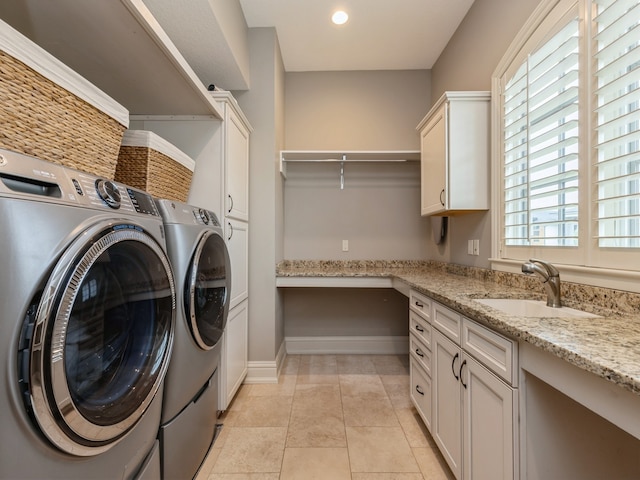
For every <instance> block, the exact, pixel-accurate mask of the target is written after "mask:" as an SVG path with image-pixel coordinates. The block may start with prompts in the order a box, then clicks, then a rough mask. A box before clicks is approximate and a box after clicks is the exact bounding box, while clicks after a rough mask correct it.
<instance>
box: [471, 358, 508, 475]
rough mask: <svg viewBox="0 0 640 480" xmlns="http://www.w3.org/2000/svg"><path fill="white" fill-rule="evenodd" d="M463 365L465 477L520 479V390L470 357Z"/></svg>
mask: <svg viewBox="0 0 640 480" xmlns="http://www.w3.org/2000/svg"><path fill="white" fill-rule="evenodd" d="M465 362H466V363H465ZM462 363H463V364H464V367H463V368H462V378H461V383H464V387H463V390H464V393H463V399H462V411H463V415H462V425H463V433H462V440H463V446H462V450H463V452H464V459H463V465H464V468H463V477H464V478H465V479H471V478H473V479H501V478H502V479H512V478H516V472H515V464H514V459H515V458H516V457H515V452H516V445H517V444H516V435H515V431H516V428H515V426H516V421H514V413H515V410H514V405H517V400H516V398H517V397H516V395H517V390H515V389H513V388H512V387H511V386H509V385H507V384H506V383H505V382H503V381H502V380H500V379H499V378H498V377H496V376H495V375H494V374H493V373H491V372H490V371H489V370H488V369H487V368H485V367H484V366H483V365H481V364H480V363H479V362H477V361H476V360H475V359H474V358H473V357H471V356H470V355H468V354H466V353H463V355H462Z"/></svg>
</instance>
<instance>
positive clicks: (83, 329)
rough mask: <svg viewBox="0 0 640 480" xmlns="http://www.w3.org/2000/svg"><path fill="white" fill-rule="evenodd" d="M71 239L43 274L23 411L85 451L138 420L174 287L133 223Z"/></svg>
mask: <svg viewBox="0 0 640 480" xmlns="http://www.w3.org/2000/svg"><path fill="white" fill-rule="evenodd" d="M94 233H95V235H93V238H92V237H91V236H89V235H87V236H86V237H85V236H81V237H80V238H81V239H82V242H80V241H76V242H75V243H74V244H73V245H72V246H71V248H69V249H68V250H67V251H66V252H65V254H64V255H63V256H62V257H61V259H60V260H59V262H58V266H57V267H56V268H55V269H54V272H53V274H52V275H51V277H50V279H49V283H48V285H47V286H46V287H45V289H44V291H45V292H52V294H51V295H48V294H46V293H45V294H44V295H43V297H42V299H41V301H40V305H39V307H38V313H37V314H36V318H35V326H34V327H33V332H34V333H33V337H32V340H31V345H30V365H29V368H30V375H29V379H30V381H29V384H30V394H31V396H32V398H33V401H32V406H33V412H34V414H35V416H36V418H37V420H38V423H39V424H40V426H41V427H42V429H43V431H44V432H45V434H46V435H47V436H48V437H49V438H50V439H51V440H52V441H53V443H54V444H56V445H57V446H58V447H59V448H61V449H63V450H65V451H68V452H69V453H73V454H76V455H94V454H96V453H100V452H101V451H104V450H105V449H106V448H109V446H110V445H111V444H113V443H114V442H116V441H117V440H118V439H120V438H121V437H123V436H124V435H125V434H126V433H127V432H128V431H129V430H130V429H131V428H132V427H133V426H134V425H135V424H136V422H137V421H138V420H139V419H140V418H141V417H142V415H143V414H144V412H145V410H146V408H147V407H148V406H149V404H150V403H151V401H152V400H153V397H154V396H155V394H156V392H157V390H158V388H159V386H160V385H161V382H162V380H163V379H164V374H165V372H166V369H167V366H168V361H169V354H170V350H171V344H172V340H173V323H174V313H175V289H174V283H173V276H172V273H171V269H170V267H169V262H168V260H167V258H166V256H165V254H164V252H163V250H162V248H161V247H160V246H159V245H158V244H157V243H156V242H155V240H154V239H153V238H152V237H150V236H149V235H148V234H147V233H146V232H144V230H142V229H141V228H140V227H137V226H134V225H116V226H115V227H109V228H107V229H104V226H103V227H102V230H100V231H98V232H94Z"/></svg>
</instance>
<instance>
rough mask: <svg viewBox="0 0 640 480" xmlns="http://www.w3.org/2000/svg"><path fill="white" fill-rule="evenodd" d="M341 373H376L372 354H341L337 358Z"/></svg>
mask: <svg viewBox="0 0 640 480" xmlns="http://www.w3.org/2000/svg"><path fill="white" fill-rule="evenodd" d="M336 361H337V364H338V373H339V374H356V375H376V374H377V371H376V366H375V365H374V363H373V360H372V359H371V356H370V355H339V356H338V357H337V358H336Z"/></svg>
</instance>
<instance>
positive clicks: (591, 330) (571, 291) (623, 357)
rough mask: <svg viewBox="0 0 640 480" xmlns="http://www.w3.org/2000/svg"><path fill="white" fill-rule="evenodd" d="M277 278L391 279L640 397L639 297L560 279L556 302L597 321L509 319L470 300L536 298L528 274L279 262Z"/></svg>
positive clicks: (537, 289) (425, 265) (431, 265)
mask: <svg viewBox="0 0 640 480" xmlns="http://www.w3.org/2000/svg"><path fill="white" fill-rule="evenodd" d="M276 275H277V276H278V277H336V278H337V277H391V278H393V279H397V280H400V281H401V282H403V283H405V284H407V285H408V286H409V287H410V288H413V289H415V290H417V291H419V292H421V293H424V294H426V295H428V296H430V297H431V298H433V299H434V300H436V301H438V302H440V303H442V304H444V305H446V306H448V307H449V308H452V309H454V310H457V311H458V312H460V313H462V314H463V315H466V316H468V317H470V318H473V319H474V320H477V321H478V322H480V323H483V324H485V325H487V326H489V327H491V328H493V329H494V330H496V331H498V332H500V333H502V334H504V335H507V336H509V337H512V338H514V339H516V340H519V341H525V342H528V343H530V344H532V345H535V346H537V347H539V348H541V349H542V350H545V351H547V352H550V353H552V354H554V355H556V356H557V357H559V358H562V359H564V360H566V361H567V362H569V363H571V364H573V365H575V366H577V367H579V368H582V369H584V370H587V371H589V372H591V373H594V374H595V375H597V376H599V377H602V378H605V379H607V380H609V381H611V382H613V383H615V384H617V385H618V386H620V387H622V388H625V389H627V390H629V391H631V392H633V393H635V394H638V395H640V294H635V293H629V292H621V291H618V290H610V289H606V288H600V287H590V286H585V285H578V284H571V283H568V282H564V283H563V284H562V293H563V295H562V296H563V302H564V305H566V306H568V307H572V308H577V309H580V310H584V311H588V312H591V313H595V314H597V315H600V317H599V318H589V319H585V318H527V317H515V316H509V315H505V314H503V313H501V312H500V311H498V310H495V309H492V308H490V307H488V306H485V305H482V304H480V303H478V302H475V301H474V299H477V298H537V299H543V298H545V295H544V288H543V286H542V285H541V284H540V282H539V281H538V280H537V279H535V278H532V277H529V276H525V275H516V274H509V273H503V272H495V271H492V270H486V269H478V268H470V267H462V266H458V265H451V264H442V263H435V262H414V261H409V262H402V261H391V262H386V261H348V262H342V261H284V262H281V263H280V264H279V265H278V266H277V268H276Z"/></svg>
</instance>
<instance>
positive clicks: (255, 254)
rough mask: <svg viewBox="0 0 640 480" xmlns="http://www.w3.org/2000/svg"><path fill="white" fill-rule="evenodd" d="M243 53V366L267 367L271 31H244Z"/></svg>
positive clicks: (273, 243)
mask: <svg viewBox="0 0 640 480" xmlns="http://www.w3.org/2000/svg"><path fill="white" fill-rule="evenodd" d="M249 49H250V52H251V55H250V56H251V85H252V88H251V90H248V91H245V92H237V93H235V96H236V98H237V100H238V103H239V105H240V107H241V108H242V111H243V112H244V113H245V115H246V116H247V118H248V120H249V122H250V123H251V126H252V127H253V129H254V131H253V133H252V134H251V140H250V145H249V149H250V158H249V192H250V193H249V362H271V361H274V360H275V359H276V356H277V353H278V350H279V349H280V347H281V346H282V344H283V341H284V318H283V314H282V302H281V295H280V293H279V292H278V290H277V288H276V286H275V275H274V271H275V265H276V264H277V263H278V261H280V260H281V259H282V233H281V231H282V223H281V218H282V184H281V179H280V175H279V173H278V154H279V152H280V149H281V148H282V147H283V137H284V134H283V132H284V128H283V118H284V117H283V111H284V93H283V92H284V74H283V72H284V66H283V63H282V57H281V55H280V47H279V44H278V37H277V35H276V31H275V29H273V28H253V29H250V30H249ZM249 367H250V372H251V363H250V365H249Z"/></svg>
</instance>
